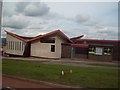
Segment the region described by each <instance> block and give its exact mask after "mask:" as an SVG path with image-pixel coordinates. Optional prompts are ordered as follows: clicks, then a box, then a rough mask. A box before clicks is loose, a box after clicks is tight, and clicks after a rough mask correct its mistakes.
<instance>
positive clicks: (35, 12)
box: [16, 2, 50, 16]
mask: <svg viewBox="0 0 120 90" xmlns="http://www.w3.org/2000/svg"><path fill="white" fill-rule="evenodd" d="M49 10H50V8H49V7H48V6H47V5H46V4H45V3H41V2H32V3H30V2H29V3H28V2H19V3H17V5H16V11H17V12H18V13H22V14H24V15H26V16H43V15H46V14H48V13H49Z"/></svg>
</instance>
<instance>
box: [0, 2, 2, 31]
mask: <svg viewBox="0 0 120 90" xmlns="http://www.w3.org/2000/svg"><path fill="white" fill-rule="evenodd" d="M1 22H2V0H0V30H1V28H2V23H1Z"/></svg>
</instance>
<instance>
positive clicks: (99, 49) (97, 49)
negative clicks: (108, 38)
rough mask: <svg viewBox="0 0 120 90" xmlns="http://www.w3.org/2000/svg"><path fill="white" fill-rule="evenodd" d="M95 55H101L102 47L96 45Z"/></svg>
mask: <svg viewBox="0 0 120 90" xmlns="http://www.w3.org/2000/svg"><path fill="white" fill-rule="evenodd" d="M95 52H96V55H102V54H103V48H100V47H96V50H95Z"/></svg>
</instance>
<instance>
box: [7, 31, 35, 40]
mask: <svg viewBox="0 0 120 90" xmlns="http://www.w3.org/2000/svg"><path fill="white" fill-rule="evenodd" d="M5 32H6V33H7V34H9V35H11V36H13V37H15V38H17V39H19V40H22V41H24V42H28V41H29V40H30V39H31V38H33V37H23V36H19V35H16V34H14V33H11V32H8V31H5Z"/></svg>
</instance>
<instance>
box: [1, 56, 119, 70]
mask: <svg viewBox="0 0 120 90" xmlns="http://www.w3.org/2000/svg"><path fill="white" fill-rule="evenodd" d="M3 59H9V60H17V61H25V62H40V63H44V64H62V65H68V66H79V67H96V68H109V69H120V67H112V66H97V65H90V64H117V62H105V61H91V60H89V61H88V60H83V59H67V58H64V59H58V60H55V59H43V58H34V57H29V58H23V57H3Z"/></svg>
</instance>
